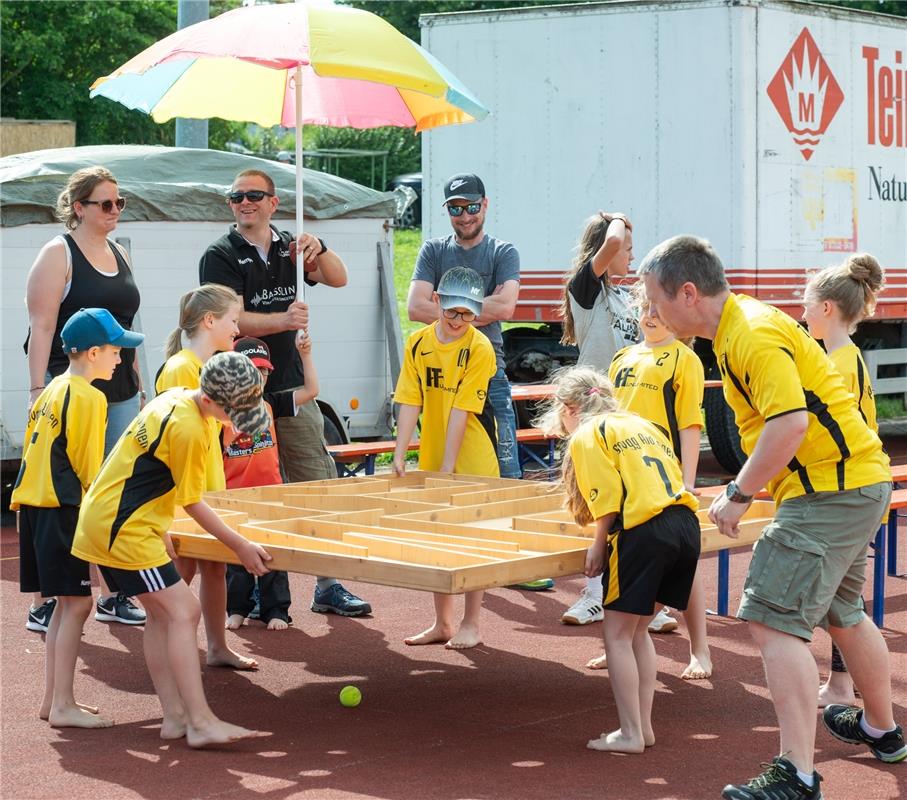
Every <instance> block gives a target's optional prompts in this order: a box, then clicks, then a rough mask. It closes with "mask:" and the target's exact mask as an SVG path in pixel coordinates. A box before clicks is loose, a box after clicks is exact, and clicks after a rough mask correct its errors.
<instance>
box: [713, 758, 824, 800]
mask: <svg viewBox="0 0 907 800" xmlns="http://www.w3.org/2000/svg"><path fill="white" fill-rule="evenodd" d="M762 766H764V767H765V771H764V772H763V773H762V774H761V775H759V776H758V777H755V778H753V779H752V780H749V781H747V782H746V783H741V784H736V783H732V784H728V785H727V786H725V787H724V789H723V790H722V792H721V796H722V797H723V798H725V800H822V792H821V791H820V789H819V783H820V782H821V781H822V776H821V775H820V774H819V773H818V772H813V785H812V786H807V785H806V784H805V783H803V781H801V780H800V777H799V776H798V775H797V768H796V767H795V766H794V765H793V764H791V763H790V761H788V760H787V759H786V758H782V757H781V756H778V757H777V758H773V759H772V763H771V764H763V765H762Z"/></svg>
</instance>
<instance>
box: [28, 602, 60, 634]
mask: <svg viewBox="0 0 907 800" xmlns="http://www.w3.org/2000/svg"><path fill="white" fill-rule="evenodd" d="M56 607H57V598H56V597H51V598H48V599H47V600H45V601H44V602H43V603H41V605H39V606H38V607H37V608H35V607H34V606H29V607H28V619H27V620H26V621H25V628H26V630H29V631H35V633H47V629H48V628H49V627H50V618H51V617H52V616H53V615H54V609H55V608H56Z"/></svg>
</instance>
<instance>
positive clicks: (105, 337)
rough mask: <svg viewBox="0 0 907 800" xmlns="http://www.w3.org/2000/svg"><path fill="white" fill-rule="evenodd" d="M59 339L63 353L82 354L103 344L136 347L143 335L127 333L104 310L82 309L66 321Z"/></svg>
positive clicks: (142, 339)
mask: <svg viewBox="0 0 907 800" xmlns="http://www.w3.org/2000/svg"><path fill="white" fill-rule="evenodd" d="M60 338H61V339H62V340H63V350H64V351H65V352H67V353H84V352H85V351H86V350H90V349H91V348H92V347H103V346H104V345H105V344H112V345H114V346H115V347H138V346H139V345H140V344H141V343H142V342H144V341H145V334H144V333H134V332H133V331H127V330H126V329H125V328H124V327H123V326H122V325H120V323H119V322H117V321H116V320H115V319H114V317H113V314H111V313H110V312H109V311H108V310H107V309H106V308H82V309H79V310H78V311H76V313H75V314H73V315H72V316H71V317H70V318H69V319H68V320H67V321H66V324H65V325H64V326H63V330H62V331H60Z"/></svg>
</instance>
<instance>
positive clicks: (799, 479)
mask: <svg viewBox="0 0 907 800" xmlns="http://www.w3.org/2000/svg"><path fill="white" fill-rule="evenodd" d="M639 273H640V275H641V276H643V279H644V280H645V285H646V295H647V297H648V298H649V301H650V303H651V305H652V309H653V313H657V314H658V316H659V317H661V319H662V320H663V321H664V322H665V324H666V325H667V326H668V327H669V328H670V329H671V330H672V331H673V332H674V334H675V335H676V336H678V337H686V336H701V337H703V338H706V339H711V340H712V342H713V349H714V351H715V356H716V357H717V359H718V366H719V369H720V371H721V377H722V382H723V384H724V395H725V398H726V399H727V401H728V403H729V405H730V406H731V408H732V409H733V410H734V415H735V417H736V420H737V426H738V428H739V429H740V438H741V443H742V446H743V449H744V451H745V452H746V453H747V455H748V458H747V461H746V463H745V464H744V465H743V468H742V469H741V470H740V473H739V474H738V475H737V478H736V479H735V480H734V481H732V482H731V483H730V484H729V485H728V488H727V492H726V493H725V494H723V495H720V496H719V497H717V498H716V499H715V501H714V502H713V504H712V506H711V509H710V510H709V517H710V518H711V519H712V521H713V522H714V523H715V524H716V525H717V526H718V528H719V530H720V531H721V532H722V533H724V534H726V535H728V536H732V537H733V536H736V535H737V533H738V527H737V526H738V523H739V521H740V519H741V517H742V516H743V513H744V512H745V511H746V509H747V507H748V506H749V504H750V502H751V501H752V498H753V495H754V494H756V492H758V491H759V490H760V489H761V488H762V487H763V486H765V487H767V488H768V490H769V491H770V492H771V493H772V495H773V497H774V499H775V503H776V504H777V510H776V513H775V519H774V521H773V522H772V523H771V524H770V525H769V526H768V527H767V528H766V529H765V531H764V532H763V535H762V538H761V539H760V540H759V542H758V543H757V544H756V547H755V549H754V552H753V559H752V563H751V564H750V569H749V574H748V576H747V580H746V586H745V588H744V597H743V600H742V601H741V605H740V610H739V611H738V616H739V617H740V618H741V619H745V620H747V621H748V622H749V623H750V631H751V633H752V635H753V638H754V639H755V640H756V644H757V645H758V646H759V649H760V651H761V653H762V658H763V661H764V663H765V671H766V676H767V679H768V687H769V691H770V692H771V695H772V700H773V702H774V705H775V713H776V714H777V717H778V724H779V727H780V730H781V752H782V753H783V754H784V756H778V757H777V758H775V759H773V761H772V763H771V764H770V765H769V767H768V768H767V769H766V771H765V772H763V773H762V774H761V775H760V776H758V777H757V778H754V779H753V780H751V781H748V782H747V783H746V784H740V785H728V786H726V787H725V789H724V792H723V796H724V797H725V798H728V800H768V798H774V797H780V796H782V795H783V796H784V797H785V798H787V799H788V800H796V799H797V798H812V799H814V800H815V799H816V798H820V797H821V792H820V789H819V781H820V780H821V777H820V776H819V775H818V773H816V772H815V771H814V770H813V754H814V750H815V735H816V733H815V727H816V726H815V705H816V694H817V692H818V689H819V674H818V670H817V668H816V664H815V661H814V660H813V657H812V655H811V654H810V651H809V647H808V642H809V641H810V640H811V639H812V631H813V629H814V628H815V627H816V626H817V625H822V626H823V627H826V626H827V627H828V629H829V633H830V634H831V636H832V638H833V639H834V641H835V643H836V644H837V645H838V647H840V649H841V652H842V653H843V654H844V660H845V661H846V662H847V665H848V668H849V669H850V671H851V673H852V675H853V678H854V683H855V684H856V685H857V687H858V688H859V690H860V692H861V695H862V697H863V701H864V709H858V708H856V707H848V706H838V705H832V706H828V707H827V708H826V709H825V712H824V715H823V721H824V723H825V726H826V728H827V729H828V730H829V732H830V733H831V734H832V735H833V736H835V737H836V738H838V739H841V740H843V741H845V742H849V743H852V744H866V745H868V746H869V748H870V750H872V752H873V754H874V755H875V756H876V757H877V758H879V759H881V760H882V761H885V762H889V763H892V762H896V761H901V760H903V759H904V758H907V747H905V744H904V737H903V733H902V731H901V728H900V727H899V726H896V725H895V723H894V718H893V716H892V707H891V676H890V670H889V660H888V650H887V647H886V645H885V641H884V639H883V638H882V636H881V634H880V633H879V631H878V629H877V628H876V627H875V625H874V624H873V622H872V620H871V619H869V618H868V617H867V616H866V614H865V613H864V611H863V601H862V598H861V590H862V587H863V583H864V580H865V569H866V552H867V547H868V545H869V542H870V540H871V539H872V537H873V536H874V535H875V532H876V531H877V530H878V527H879V524H880V523H881V520H882V518H883V516H884V515H885V513H886V512H887V510H888V502H889V498H890V494H891V473H890V468H889V462H888V457H887V456H886V455H885V453H884V451H883V450H882V443H881V441H880V440H879V438H878V436H876V434H875V433H873V431H872V430H870V429H869V427H868V426H867V425H866V422H865V421H864V420H863V418H862V417H861V416H860V414H859V412H858V410H857V408H856V406H855V405H854V402H853V398H852V397H851V395H850V393H849V392H848V391H847V389H846V388H845V386H844V381H843V379H842V378H841V376H840V375H839V374H838V373H837V372H836V371H834V370H830V369H828V358H827V357H826V355H825V353H824V352H823V351H822V349H821V348H820V347H819V345H818V344H817V343H816V342H815V341H814V340H813V339H812V338H811V337H810V336H809V335H808V334H807V332H806V331H805V330H804V329H803V328H801V327H800V326H799V325H798V324H797V323H796V322H794V320H792V319H791V318H790V317H788V316H787V315H786V314H784V313H783V312H781V311H779V310H778V309H776V308H773V307H771V306H768V305H765V304H764V303H761V302H759V301H757V300H754V299H753V298H751V297H747V296H745V295H737V294H733V293H731V291H730V289H729V287H728V283H727V279H726V278H725V275H724V268H723V266H722V263H721V260H720V259H719V258H718V255H717V253H716V252H715V250H714V249H713V248H712V246H711V245H710V244H709V243H708V242H707V241H705V240H703V239H698V238H695V237H692V236H677V237H674V238H673V239H669V240H667V241H665V242H662V243H661V244H660V245H658V246H656V247H655V248H654V249H653V250H652V251H651V252H650V253H649V254H648V255H647V256H646V258H645V260H644V261H643V263H642V265H641V266H640V269H639Z"/></svg>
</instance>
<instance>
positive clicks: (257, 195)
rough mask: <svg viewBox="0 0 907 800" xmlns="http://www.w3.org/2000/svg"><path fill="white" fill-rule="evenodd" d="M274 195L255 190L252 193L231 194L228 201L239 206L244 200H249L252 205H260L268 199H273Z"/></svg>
mask: <svg viewBox="0 0 907 800" xmlns="http://www.w3.org/2000/svg"><path fill="white" fill-rule="evenodd" d="M273 196H274V195H273V194H271V193H270V192H264V191H262V190H261V189H253V190H252V191H251V192H230V194H228V195H227V199H228V200H229V201H230V202H231V203H233V205H235V206H237V205H239V204H240V203H241V202H242V201H243V200H245V199H247V198H248V200H249V202H250V203H260V202H261V201H262V200H264V199H265V198H266V197H273Z"/></svg>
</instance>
